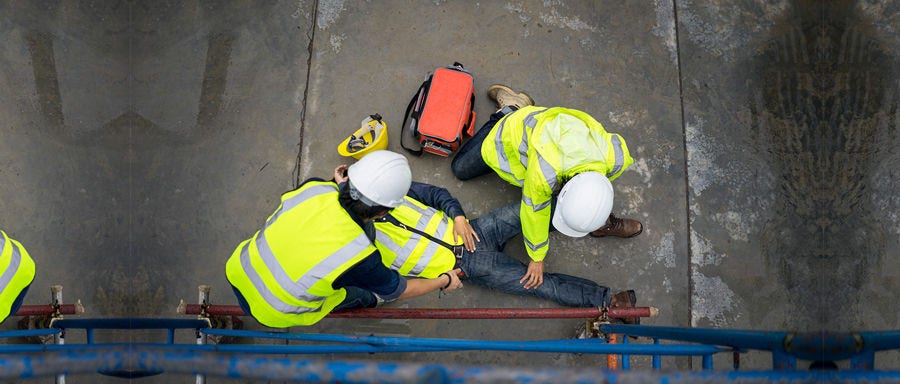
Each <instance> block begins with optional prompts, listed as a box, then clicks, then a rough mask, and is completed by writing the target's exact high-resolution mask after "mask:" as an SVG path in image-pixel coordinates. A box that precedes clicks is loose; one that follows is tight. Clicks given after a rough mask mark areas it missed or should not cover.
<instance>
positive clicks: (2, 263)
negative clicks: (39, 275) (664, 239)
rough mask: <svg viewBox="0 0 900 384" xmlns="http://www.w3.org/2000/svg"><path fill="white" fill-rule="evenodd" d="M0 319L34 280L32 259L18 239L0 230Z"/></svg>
mask: <svg viewBox="0 0 900 384" xmlns="http://www.w3.org/2000/svg"><path fill="white" fill-rule="evenodd" d="M0 234H2V235H3V237H2V238H0V271H2V273H0V321H3V320H5V319H6V318H7V317H9V316H10V315H14V313H10V311H12V305H13V303H14V302H15V301H16V299H17V298H18V297H19V295H20V294H21V293H22V291H24V290H25V288H27V287H28V285H30V284H31V281H32V280H34V260H32V259H31V256H29V255H28V251H26V250H25V247H23V246H22V244H20V243H19V242H18V241H15V240H13V239H11V238H9V236H7V235H6V232H3V231H0Z"/></svg>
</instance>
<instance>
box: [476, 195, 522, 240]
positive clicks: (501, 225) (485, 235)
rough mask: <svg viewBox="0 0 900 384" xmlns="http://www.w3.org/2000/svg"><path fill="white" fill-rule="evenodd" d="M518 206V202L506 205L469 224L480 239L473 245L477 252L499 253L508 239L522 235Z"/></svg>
mask: <svg viewBox="0 0 900 384" xmlns="http://www.w3.org/2000/svg"><path fill="white" fill-rule="evenodd" d="M519 206H520V203H519V202H515V203H511V204H507V205H505V206H503V207H500V208H496V209H494V210H493V211H490V212H488V213H487V214H485V215H482V216H481V217H478V218H476V219H474V220H472V221H470V222H469V224H471V225H472V228H474V229H475V232H476V233H478V237H479V238H480V239H481V242H477V243H475V245H476V247H477V249H478V250H479V251H497V252H500V251H502V250H503V247H505V246H506V242H507V241H509V239H511V238H513V237H515V236H516V235H518V234H520V233H522V223H521V221H520V220H519Z"/></svg>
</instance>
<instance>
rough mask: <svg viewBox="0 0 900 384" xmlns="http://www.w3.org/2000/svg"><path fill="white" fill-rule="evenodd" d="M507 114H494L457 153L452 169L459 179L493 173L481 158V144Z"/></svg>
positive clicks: (514, 108) (451, 164)
mask: <svg viewBox="0 0 900 384" xmlns="http://www.w3.org/2000/svg"><path fill="white" fill-rule="evenodd" d="M512 110H513V111H515V110H516V107H512ZM506 113H508V112H504V111H498V112H495V113H494V114H492V115H491V118H490V120H488V121H487V122H486V123H484V125H482V126H481V129H479V130H478V133H476V134H475V136H472V138H471V139H469V141H467V142H466V143H465V144H464V145H463V146H462V148H460V149H459V152H457V153H456V157H454V158H453V161H452V162H451V163H450V169H451V170H452V171H453V175H454V176H456V178H457V179H460V180H469V179H474V178H476V177H478V176H481V175H486V174H488V173H491V171H492V169H491V167H490V166H488V165H487V163H485V162H484V159H483V158H482V157H481V144H482V143H484V139H485V138H486V137H487V135H488V133H490V132H491V129H492V128H494V125H496V124H497V122H498V121H500V119H501V118H503V116H506Z"/></svg>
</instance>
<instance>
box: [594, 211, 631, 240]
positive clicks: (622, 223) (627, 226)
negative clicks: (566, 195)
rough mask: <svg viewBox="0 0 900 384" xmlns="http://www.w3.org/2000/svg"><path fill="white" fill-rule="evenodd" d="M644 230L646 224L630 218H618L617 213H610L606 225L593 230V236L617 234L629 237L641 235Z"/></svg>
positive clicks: (617, 235)
mask: <svg viewBox="0 0 900 384" xmlns="http://www.w3.org/2000/svg"><path fill="white" fill-rule="evenodd" d="M643 231H644V225H643V224H641V222H640V221H637V220H634V219H628V218H624V219H623V218H618V217H616V215H613V214H612V213H610V214H609V218H608V219H606V225H604V226H602V227H600V228H598V229H597V230H596V231H594V232H591V236H593V237H606V236H616V237H625V238H628V237H635V236H637V235H640V234H641V232H643Z"/></svg>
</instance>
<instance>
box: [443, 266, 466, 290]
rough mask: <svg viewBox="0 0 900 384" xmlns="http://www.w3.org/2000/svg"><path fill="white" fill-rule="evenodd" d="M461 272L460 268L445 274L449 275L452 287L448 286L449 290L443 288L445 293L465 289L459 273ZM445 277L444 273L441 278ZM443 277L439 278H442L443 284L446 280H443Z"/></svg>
mask: <svg viewBox="0 0 900 384" xmlns="http://www.w3.org/2000/svg"><path fill="white" fill-rule="evenodd" d="M460 272H461V271H460V269H459V268H456V269H454V270H452V271H447V272H445V273H446V274H447V275H449V276H450V285H448V286H447V288H441V290H443V291H444V292H447V291H452V290H454V289H459V288H462V287H463V283H462V281H460V280H459V273H460ZM443 275H444V273H442V274H441V276H443ZM441 276H438V278H440V279H441V282H442V283H443V281H444V279H443V277H441ZM444 284H446V283H444ZM442 286H443V285H442Z"/></svg>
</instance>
